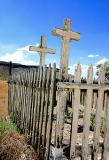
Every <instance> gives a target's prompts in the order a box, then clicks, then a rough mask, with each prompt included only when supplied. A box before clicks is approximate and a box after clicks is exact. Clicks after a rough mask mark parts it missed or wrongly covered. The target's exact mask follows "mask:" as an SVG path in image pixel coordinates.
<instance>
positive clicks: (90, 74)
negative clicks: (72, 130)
mask: <svg viewBox="0 0 109 160" xmlns="http://www.w3.org/2000/svg"><path fill="white" fill-rule="evenodd" d="M87 75H88V76H87V84H90V83H93V68H92V66H90V67H89V69H88V74H87ZM92 96H93V90H92V89H91V90H90V89H89V90H87V100H86V106H85V111H84V121H83V124H84V129H83V138H82V159H83V160H87V159H88V150H89V149H88V148H89V146H88V140H89V129H90V115H91V108H92Z"/></svg>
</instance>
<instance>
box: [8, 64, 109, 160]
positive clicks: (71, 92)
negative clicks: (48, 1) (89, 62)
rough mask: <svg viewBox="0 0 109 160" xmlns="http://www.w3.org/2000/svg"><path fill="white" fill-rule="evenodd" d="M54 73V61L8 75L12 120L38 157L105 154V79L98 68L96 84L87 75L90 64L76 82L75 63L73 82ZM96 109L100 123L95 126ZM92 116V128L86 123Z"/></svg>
mask: <svg viewBox="0 0 109 160" xmlns="http://www.w3.org/2000/svg"><path fill="white" fill-rule="evenodd" d="M57 75H58V74H57V70H56V66H55V64H54V65H53V67H51V65H49V67H46V66H44V67H39V68H38V69H36V70H35V69H34V70H33V69H32V70H28V71H25V72H18V73H16V74H14V75H12V76H11V77H10V80H9V113H10V115H11V116H12V119H13V121H14V122H15V123H16V124H17V126H18V128H19V130H20V131H21V132H22V133H24V134H25V135H26V136H27V137H28V139H29V143H30V144H32V146H33V147H34V148H35V149H36V151H37V153H38V154H39V157H40V159H45V160H48V159H50V158H51V159H52V158H53V157H54V159H55V158H58V159H62V158H63V159H76V158H78V159H79V158H80V159H82V160H89V159H91V160H97V159H101V160H102V159H103V160H106V159H107V156H109V118H108V117H109V85H106V84H104V83H105V76H104V71H103V69H101V70H100V73H99V78H98V83H97V84H95V83H94V81H93V67H92V66H90V67H89V69H88V73H87V80H86V81H87V82H86V83H82V82H81V65H80V64H78V65H77V68H76V70H75V74H74V81H73V82H62V80H59V79H58V78H56V77H58V76H57ZM80 106H82V107H83V111H82V114H83V115H82V118H80V108H79V107H80ZM102 112H103V114H104V121H103V122H104V129H103V131H102V132H101V115H102ZM92 117H94V118H95V119H93V121H95V122H94V129H93V130H92V129H90V128H91V126H90V125H91V122H92V121H91V118H92ZM81 121H82V122H81ZM79 127H81V128H82V129H81V133H79ZM90 133H91V134H92V135H93V136H92V137H91V138H90ZM78 139H79V140H78ZM90 139H91V140H90ZM78 141H79V142H78ZM89 141H91V143H90V142H89Z"/></svg>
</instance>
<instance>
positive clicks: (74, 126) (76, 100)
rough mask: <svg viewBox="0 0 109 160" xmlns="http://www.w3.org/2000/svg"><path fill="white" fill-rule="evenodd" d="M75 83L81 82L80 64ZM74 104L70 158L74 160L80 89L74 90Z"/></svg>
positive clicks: (76, 71) (76, 70)
mask: <svg viewBox="0 0 109 160" xmlns="http://www.w3.org/2000/svg"><path fill="white" fill-rule="evenodd" d="M75 82H78V83H80V82H81V66H80V64H78V65H77V68H76V69H75ZM72 98H74V100H73V101H74V102H73V103H72V105H73V106H72V113H73V117H72V129H71V147H70V158H71V159H74V158H75V156H76V148H75V145H76V139H77V128H78V115H79V114H78V112H79V105H80V89H74V96H72Z"/></svg>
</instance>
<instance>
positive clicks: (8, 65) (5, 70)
mask: <svg viewBox="0 0 109 160" xmlns="http://www.w3.org/2000/svg"><path fill="white" fill-rule="evenodd" d="M33 68H34V69H35V68H38V66H32V65H22V64H19V63H12V62H4V61H0V79H1V80H7V79H8V77H9V75H10V74H13V73H15V72H18V71H23V70H27V69H33Z"/></svg>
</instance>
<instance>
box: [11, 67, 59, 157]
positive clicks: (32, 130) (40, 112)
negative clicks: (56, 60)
mask: <svg viewBox="0 0 109 160" xmlns="http://www.w3.org/2000/svg"><path fill="white" fill-rule="evenodd" d="M55 74H56V66H55V65H54V66H53V67H51V65H49V67H46V66H45V67H39V68H38V69H37V70H28V71H25V72H21V73H20V72H19V73H16V74H14V75H12V77H10V80H9V113H10V115H11V117H12V119H13V121H14V122H15V123H16V124H17V126H18V128H19V130H20V131H21V132H22V133H24V134H25V135H26V136H27V137H28V139H29V143H30V144H32V145H33V147H34V148H35V149H36V150H37V153H38V154H39V156H40V158H41V159H48V156H49V150H50V149H49V147H50V141H51V130H52V115H53V106H54V101H55V92H56V91H55V89H56V88H55V85H56V84H55V82H56V80H55V79H56V75H55Z"/></svg>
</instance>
